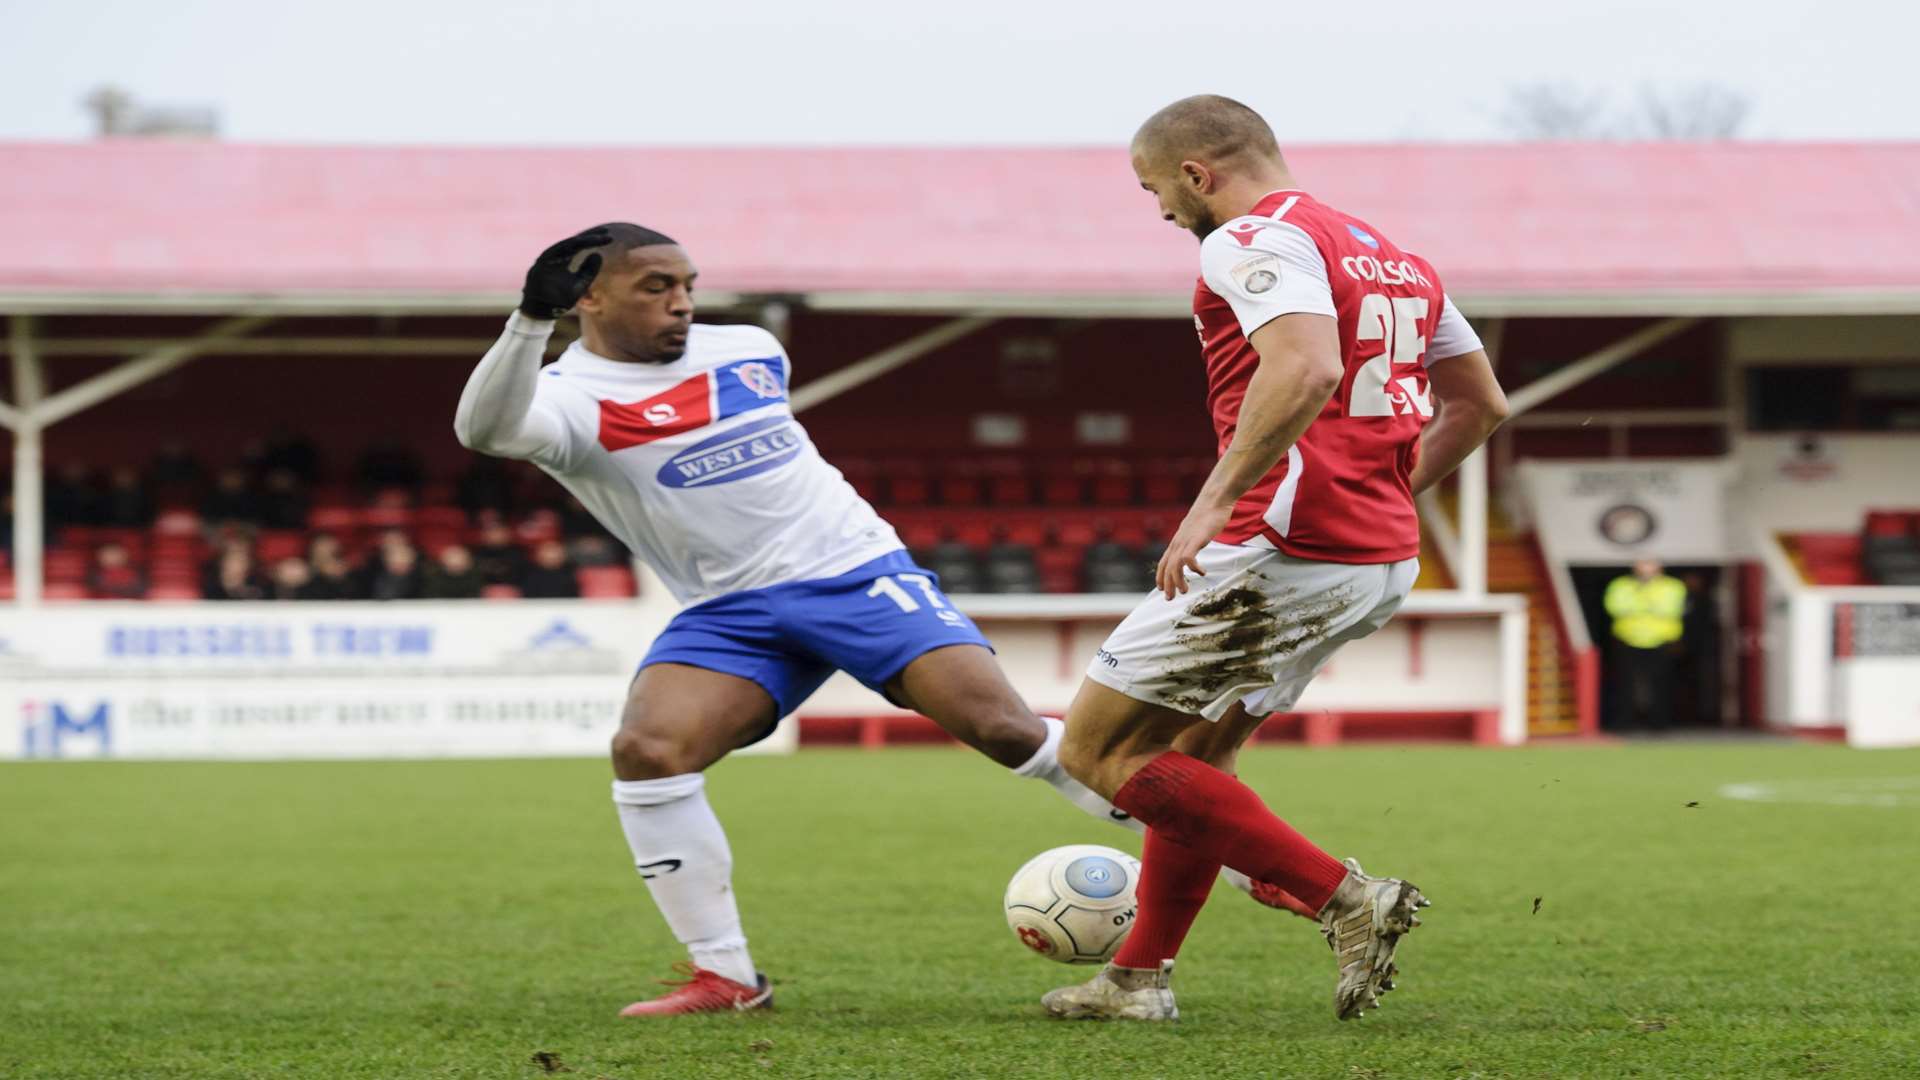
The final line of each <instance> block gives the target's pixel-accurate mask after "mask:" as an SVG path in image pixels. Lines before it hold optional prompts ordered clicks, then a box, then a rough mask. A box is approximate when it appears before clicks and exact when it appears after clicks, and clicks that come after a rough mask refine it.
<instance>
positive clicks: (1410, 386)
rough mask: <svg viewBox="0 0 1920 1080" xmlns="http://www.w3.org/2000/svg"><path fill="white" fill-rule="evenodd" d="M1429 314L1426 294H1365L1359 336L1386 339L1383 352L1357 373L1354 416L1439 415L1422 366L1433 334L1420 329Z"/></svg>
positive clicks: (1350, 403) (1351, 404)
mask: <svg viewBox="0 0 1920 1080" xmlns="http://www.w3.org/2000/svg"><path fill="white" fill-rule="evenodd" d="M1426 317H1427V298H1426V297H1424V296H1387V295H1385V294H1384V293H1368V294H1366V295H1365V296H1363V297H1361V298H1360V325H1359V326H1358V327H1357V328H1356V329H1355V330H1354V339H1355V340H1356V341H1378V342H1380V355H1378V356H1375V357H1374V358H1372V359H1371V360H1368V361H1367V363H1366V366H1364V367H1362V368H1361V369H1360V370H1359V371H1358V372H1356V373H1355V374H1354V376H1353V391H1352V393H1351V394H1349V395H1348V397H1347V415H1348V416H1406V415H1408V414H1410V413H1414V412H1418V413H1419V414H1420V415H1421V416H1423V417H1425V416H1432V415H1433V397H1432V395H1431V393H1430V392H1429V391H1428V389H1427V377H1426V375H1427V373H1426V369H1425V368H1423V367H1422V366H1421V360H1422V358H1423V357H1424V356H1425V354H1426V351H1427V339H1426V336H1425V335H1423V334H1421V333H1420V321H1421V320H1422V319H1425V318H1426ZM1403 371H1404V372H1405V373H1404V374H1402V372H1403Z"/></svg>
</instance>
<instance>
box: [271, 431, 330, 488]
mask: <svg viewBox="0 0 1920 1080" xmlns="http://www.w3.org/2000/svg"><path fill="white" fill-rule="evenodd" d="M260 467H261V468H263V469H265V470H267V471H268V472H273V471H274V470H276V469H285V470H286V471H288V472H290V473H292V474H293V476H294V478H295V479H297V480H299V481H300V483H301V484H303V485H311V484H314V483H315V482H317V481H318V480H319V479H320V450H319V448H318V447H316V446H314V445H313V442H312V440H310V439H308V438H307V437H306V436H304V435H291V434H282V435H277V436H275V437H274V438H272V439H270V440H268V441H267V447H266V451H265V452H264V453H263V454H261V456H260Z"/></svg>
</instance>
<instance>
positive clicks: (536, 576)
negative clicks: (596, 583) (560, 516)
mask: <svg viewBox="0 0 1920 1080" xmlns="http://www.w3.org/2000/svg"><path fill="white" fill-rule="evenodd" d="M520 595H521V596H524V597H526V598H528V599H529V600H569V599H572V598H574V597H577V596H579V595H580V582H579V581H578V580H577V579H576V578H575V577H574V574H573V566H572V564H571V563H569V562H568V561H567V548H566V545H564V544H562V543H561V542H560V541H558V540H543V541H541V542H540V543H539V545H538V546H536V547H535V548H534V549H533V566H531V567H529V568H528V570H527V572H526V575H525V576H524V577H522V578H521V579H520Z"/></svg>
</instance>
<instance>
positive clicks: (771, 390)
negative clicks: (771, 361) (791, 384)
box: [733, 360, 786, 399]
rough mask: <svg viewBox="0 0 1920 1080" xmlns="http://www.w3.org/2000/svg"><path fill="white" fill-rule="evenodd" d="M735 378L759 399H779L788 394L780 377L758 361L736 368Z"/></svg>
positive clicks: (734, 371) (734, 370)
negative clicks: (781, 383)
mask: <svg viewBox="0 0 1920 1080" xmlns="http://www.w3.org/2000/svg"><path fill="white" fill-rule="evenodd" d="M733 376H734V378H736V379H739V380H740V385H741V386H744V387H746V388H747V391H748V392H749V393H751V394H752V395H753V396H754V397H757V398H765V399H772V398H777V397H780V396H781V395H782V394H783V393H785V392H786V387H784V386H781V385H780V376H778V375H775V374H774V373H773V369H771V368H769V367H767V365H765V364H763V363H761V362H759V361H758V360H755V361H753V362H751V363H746V364H741V365H740V366H739V367H736V368H734V369H733Z"/></svg>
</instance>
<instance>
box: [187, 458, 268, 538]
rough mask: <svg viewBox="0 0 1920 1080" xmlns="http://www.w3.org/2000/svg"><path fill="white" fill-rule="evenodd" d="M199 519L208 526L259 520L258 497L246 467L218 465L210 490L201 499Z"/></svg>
mask: <svg viewBox="0 0 1920 1080" xmlns="http://www.w3.org/2000/svg"><path fill="white" fill-rule="evenodd" d="M200 520H201V522H203V523H204V524H205V525H207V526H208V527H210V528H218V527H220V526H222V525H227V524H234V523H239V524H245V525H257V524H259V523H260V501H259V500H258V499H256V498H254V495H253V487H252V485H251V484H250V483H249V482H248V480H247V470H245V469H241V468H227V469H221V470H220V475H219V476H217V477H215V478H214V482H213V490H212V491H211V492H209V493H208V494H207V497H206V498H205V499H204V500H202V501H201V503H200Z"/></svg>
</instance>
